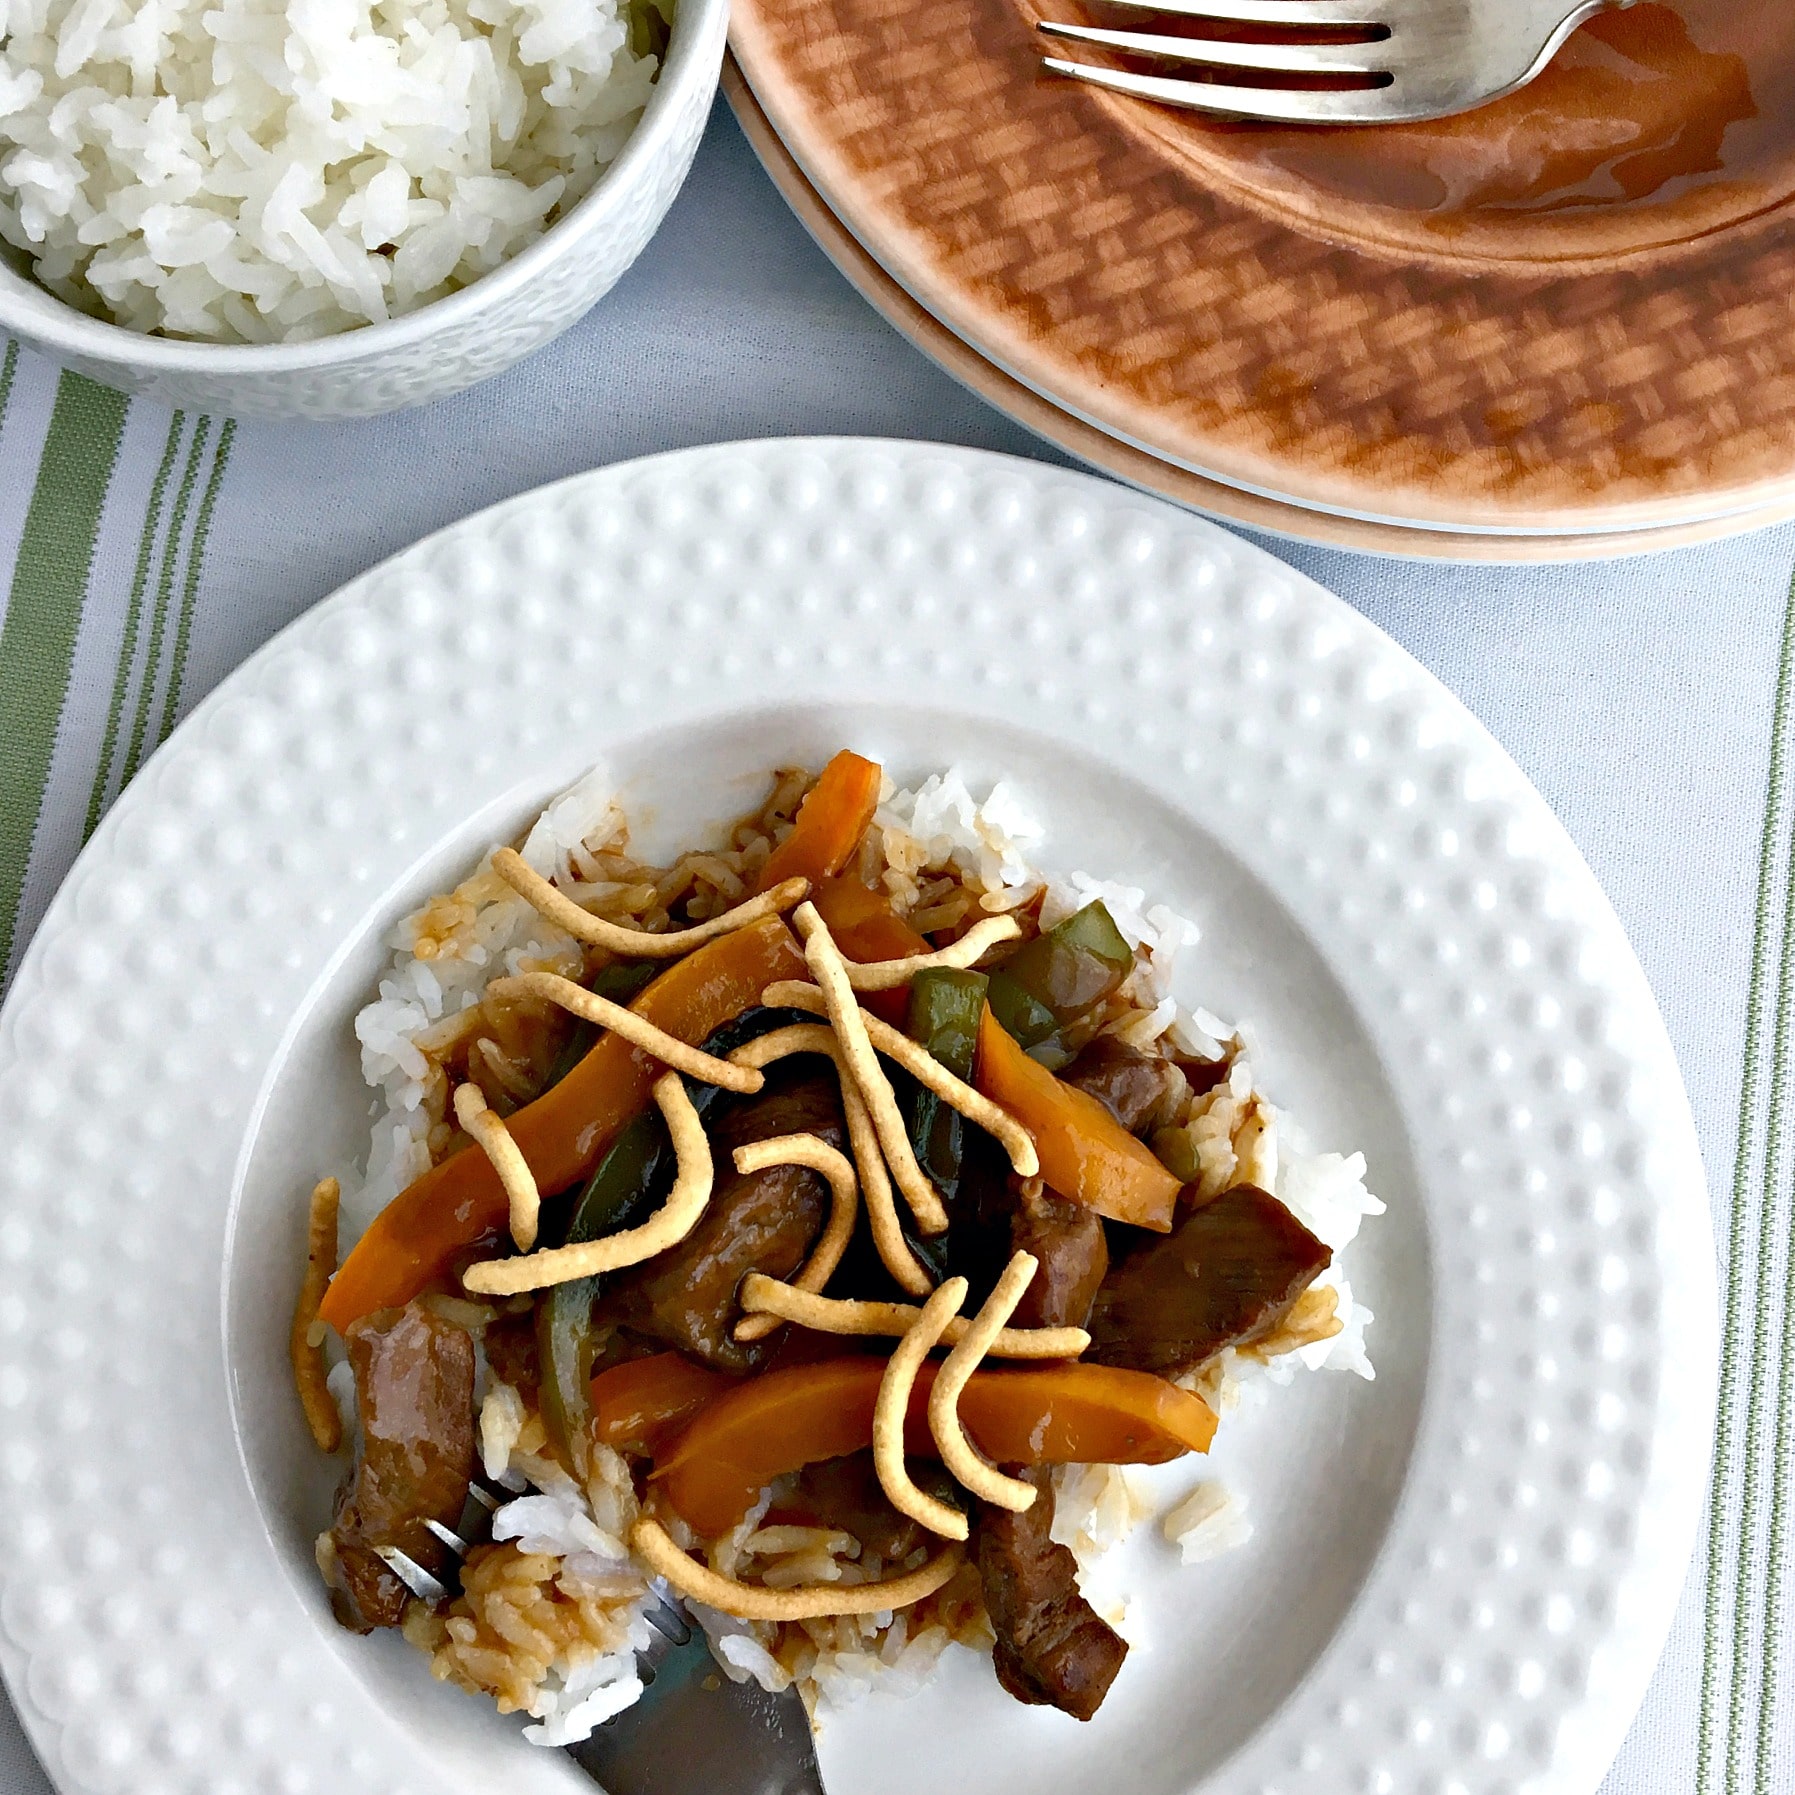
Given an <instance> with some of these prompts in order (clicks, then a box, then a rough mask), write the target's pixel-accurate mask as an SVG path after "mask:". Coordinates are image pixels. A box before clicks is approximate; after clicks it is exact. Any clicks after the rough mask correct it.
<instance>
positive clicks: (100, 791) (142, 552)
mask: <svg viewBox="0 0 1795 1795" xmlns="http://www.w3.org/2000/svg"><path fill="white" fill-rule="evenodd" d="M185 427H186V414H185V413H184V412H179V411H177V412H176V413H175V414H174V417H173V418H172V419H171V420H170V421H169V426H168V441H167V443H166V444H165V445H164V447H163V450H162V464H161V466H159V467H158V468H157V469H156V479H155V483H154V484H153V485H152V486H151V487H150V502H149V505H148V507H147V509H146V510H145V511H144V514H143V535H142V537H141V538H140V540H139V542H138V544H137V566H136V567H135V569H133V571H132V574H131V597H130V600H129V602H128V604H127V606H126V609H125V633H124V635H123V637H122V638H121V639H120V642H119V647H118V671H117V672H116V673H115V674H114V675H113V680H112V705H111V708H110V709H109V710H108V711H107V713H106V734H105V736H104V738H103V739H102V741H101V743H100V758H99V764H98V765H97V766H96V767H95V768H94V776H93V790H92V792H91V793H90V794H89V795H88V800H87V822H86V825H85V826H84V827H83V829H82V831H81V839H82V840H83V841H86V839H87V838H88V836H90V835H91V834H93V832H94V830H95V829H96V828H98V827H99V822H100V816H101V814H102V813H103V812H104V810H105V808H106V792H107V790H108V788H109V787H110V785H111V783H112V757H113V756H114V755H115V754H116V753H117V752H118V738H119V731H120V730H121V729H122V728H123V727H124V721H125V699H126V697H127V695H128V693H129V691H130V686H131V666H132V663H133V662H134V661H135V660H136V659H137V637H138V634H139V632H140V631H141V629H142V627H143V598H144V594H145V592H146V591H148V589H149V583H150V563H151V562H152V561H153V560H154V558H155V553H156V543H157V539H158V538H159V537H160V535H161V533H162V506H163V502H164V500H165V498H166V497H167V494H168V477H169V475H170V474H171V473H172V472H173V471H174V464H175V455H176V454H177V453H178V451H179V449H180V446H181V433H182V431H183V430H184V429H185ZM154 671H155V670H154V668H151V669H150V670H149V675H148V676H151V677H153V675H154Z"/></svg>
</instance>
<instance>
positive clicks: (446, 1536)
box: [424, 1515, 473, 1558]
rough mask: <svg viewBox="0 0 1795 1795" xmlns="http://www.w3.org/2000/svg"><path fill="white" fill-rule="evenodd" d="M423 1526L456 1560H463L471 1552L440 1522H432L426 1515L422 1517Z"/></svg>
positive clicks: (455, 1534)
mask: <svg viewBox="0 0 1795 1795" xmlns="http://www.w3.org/2000/svg"><path fill="white" fill-rule="evenodd" d="M424 1525H425V1526H426V1527H428V1528H429V1529H430V1531H431V1532H432V1533H434V1534H435V1535H436V1537H437V1538H438V1539H439V1540H441V1541H442V1543H443V1544H444V1545H445V1546H447V1547H448V1548H449V1550H450V1551H451V1552H453V1553H454V1554H455V1556H456V1557H457V1558H465V1557H466V1556H467V1555H468V1553H470V1552H471V1551H472V1550H473V1547H472V1546H470V1545H469V1544H468V1543H467V1541H466V1540H464V1539H463V1538H462V1537H461V1535H460V1534H459V1533H456V1532H455V1531H454V1530H453V1529H451V1528H448V1527H445V1526H444V1525H443V1524H442V1522H441V1521H433V1520H431V1519H430V1517H429V1516H428V1515H426V1516H425V1517H424Z"/></svg>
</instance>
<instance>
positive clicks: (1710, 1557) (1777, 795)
mask: <svg viewBox="0 0 1795 1795" xmlns="http://www.w3.org/2000/svg"><path fill="white" fill-rule="evenodd" d="M1792 688H1795V583H1792V584H1791V586H1790V590H1789V597H1788V600H1787V602H1786V604H1785V606H1784V610H1783V630H1782V647H1781V655H1780V662H1779V666H1778V671H1777V680H1776V699H1775V704H1774V707H1773V711H1772V719H1771V729H1770V767H1769V774H1768V777H1767V779H1766V783H1765V796H1764V827H1763V833H1762V835H1761V837H1760V840H1759V846H1758V892H1757V906H1756V913H1755V919H1754V924H1753V931H1752V947H1751V974H1750V981H1749V985H1748V989H1747V997H1746V1017H1745V1055H1744V1069H1743V1073H1742V1076H1741V1081H1740V1088H1739V1119H1738V1130H1737V1134H1736V1136H1735V1141H1734V1150H1733V1180H1732V1214H1731V1218H1730V1220H1729V1224H1728V1239H1727V1273H1726V1318H1725V1326H1724V1330H1723V1333H1722V1343H1721V1360H1720V1410H1719V1415H1718V1418H1717V1421H1716V1425H1715V1434H1714V1465H1713V1473H1712V1479H1711V1484H1710V1489H1709V1496H1708V1528H1709V1531H1708V1553H1707V1589H1706V1592H1705V1598H1704V1606H1703V1652H1702V1678H1701V1698H1700V1711H1699V1716H1698V1726H1699V1733H1698V1736H1697V1741H1696V1768H1695V1786H1696V1795H1712V1792H1713V1788H1714V1776H1715V1771H1716V1769H1717V1768H1718V1765H1717V1761H1716V1760H1717V1755H1718V1754H1717V1749H1716V1748H1717V1746H1718V1744H1719V1740H1718V1738H1717V1736H1716V1735H1717V1731H1718V1724H1719V1709H1720V1685H1721V1682H1722V1680H1723V1679H1724V1680H1725V1682H1726V1684H1727V1706H1728V1711H1729V1721H1730V1717H1731V1711H1732V1709H1733V1707H1734V1703H1735V1699H1736V1696H1737V1692H1738V1683H1737V1670H1738V1659H1739V1656H1740V1654H1739V1652H1738V1649H1737V1648H1738V1643H1739V1627H1740V1624H1741V1621H1742V1618H1743V1617H1742V1615H1741V1614H1740V1611H1739V1607H1738V1605H1737V1591H1736V1589H1735V1606H1734V1610H1733V1616H1732V1618H1733V1622H1734V1626H1733V1629H1732V1632H1731V1635H1730V1637H1729V1636H1728V1633H1727V1630H1726V1629H1725V1628H1724V1626H1723V1620H1724V1616H1723V1612H1722V1610H1723V1606H1724V1604H1723V1601H1722V1592H1723V1587H1724V1572H1725V1560H1726V1518H1727V1517H1726V1495H1727V1488H1728V1483H1729V1479H1730V1474H1731V1470H1732V1465H1733V1456H1734V1442H1735V1435H1736V1432H1737V1423H1738V1414H1737V1400H1738V1387H1739V1376H1740V1369H1741V1358H1742V1355H1743V1352H1744V1335H1745V1319H1746V1308H1745V1254H1746V1246H1747V1241H1748V1224H1749V1222H1750V1219H1751V1212H1750V1210H1749V1209H1748V1205H1747V1199H1748V1197H1749V1196H1750V1195H1751V1189H1752V1180H1751V1171H1752V1162H1753V1159H1754V1157H1755V1155H1754V1153H1753V1148H1754V1146H1755V1145H1756V1140H1757V1119H1758V1105H1759V1085H1760V1078H1761V1059H1762V1049H1763V1035H1764V1022H1765V1019H1766V1008H1767V1005H1766V998H1767V996H1768V979H1769V959H1770V939H1771V915H1772V911H1773V909H1774V907H1775V899H1776V891H1777V885H1778V882H1779V881H1778V874H1779V871H1780V870H1781V867H1782V860H1783V856H1782V854H1781V853H1780V851H1779V849H1780V844H1781V841H1782V835H1783V827H1784V817H1785V812H1786V800H1787V787H1788V756H1789V714H1790V700H1791V694H1792ZM1785 946H1786V941H1785ZM1784 972H1785V974H1786V967H1785V968H1784ZM1778 982H1779V985H1782V984H1784V983H1785V982H1786V978H1779V981H1778ZM1745 1446H1746V1451H1747V1454H1748V1455H1749V1452H1750V1447H1751V1440H1750V1437H1749V1435H1748V1436H1747V1438H1746V1442H1745ZM1749 1544H1750V1542H1749V1539H1748V1538H1746V1537H1745V1536H1743V1535H1742V1536H1741V1542H1740V1561H1741V1564H1742V1565H1743V1564H1744V1563H1745V1562H1746V1561H1747V1559H1748V1556H1749V1554H1748V1550H1747V1548H1748V1547H1749ZM1731 1732H1732V1728H1731V1726H1730V1724H1729V1727H1728V1735H1729V1744H1730V1737H1731ZM1730 1783H1731V1779H1730V1775H1729V1787H1730Z"/></svg>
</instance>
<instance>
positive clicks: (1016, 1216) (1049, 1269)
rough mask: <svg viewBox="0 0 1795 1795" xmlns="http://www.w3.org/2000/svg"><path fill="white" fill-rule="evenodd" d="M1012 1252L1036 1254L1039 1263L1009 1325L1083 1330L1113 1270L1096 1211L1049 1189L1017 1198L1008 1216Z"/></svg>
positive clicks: (1100, 1219)
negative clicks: (1100, 1289) (1099, 1293)
mask: <svg viewBox="0 0 1795 1795" xmlns="http://www.w3.org/2000/svg"><path fill="white" fill-rule="evenodd" d="M1010 1251H1011V1252H1012V1253H1033V1254H1034V1256H1035V1258H1036V1259H1037V1260H1038V1261H1039V1262H1040V1264H1039V1269H1038V1270H1037V1271H1036V1272H1035V1275H1034V1278H1033V1279H1032V1280H1031V1281H1030V1283H1029V1286H1028V1288H1027V1289H1026V1290H1025V1291H1023V1293H1022V1301H1021V1302H1019V1303H1018V1304H1017V1305H1016V1313H1015V1314H1014V1315H1013V1316H1012V1317H1011V1318H1010V1325H1011V1326H1012V1327H1019V1328H1081V1327H1083V1326H1084V1325H1085V1322H1086V1320H1087V1318H1088V1317H1089V1315H1090V1313H1091V1304H1092V1302H1093V1301H1094V1300H1095V1299H1096V1296H1097V1291H1098V1288H1099V1287H1100V1286H1101V1285H1102V1283H1103V1278H1104V1274H1105V1273H1106V1272H1107V1271H1108V1270H1109V1243H1108V1241H1107V1240H1106V1239H1105V1237H1104V1232H1103V1218H1102V1217H1101V1216H1100V1215H1098V1213H1097V1212H1096V1210H1094V1209H1087V1208H1086V1207H1085V1206H1084V1205H1083V1204H1082V1203H1071V1202H1068V1201H1067V1200H1066V1199H1065V1198H1064V1197H1059V1196H1055V1195H1054V1193H1053V1192H1052V1191H1050V1190H1048V1191H1043V1192H1042V1193H1041V1194H1040V1195H1039V1196H1038V1197H1025V1196H1020V1195H1018V1196H1017V1198H1016V1208H1015V1211H1014V1213H1013V1214H1012V1215H1011V1217H1010Z"/></svg>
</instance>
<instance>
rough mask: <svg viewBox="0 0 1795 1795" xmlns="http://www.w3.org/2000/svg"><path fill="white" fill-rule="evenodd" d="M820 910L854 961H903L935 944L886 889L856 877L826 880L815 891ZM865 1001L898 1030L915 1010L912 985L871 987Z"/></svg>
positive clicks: (837, 941) (838, 943) (837, 942)
mask: <svg viewBox="0 0 1795 1795" xmlns="http://www.w3.org/2000/svg"><path fill="white" fill-rule="evenodd" d="M810 901H811V902H812V903H813V904H815V905H816V908H817V914H818V915H819V916H820V917H822V919H823V921H824V922H826V923H827V924H828V925H829V933H830V934H831V935H833V936H834V937H835V945H836V946H837V947H839V948H840V949H841V951H842V953H843V954H844V955H845V956H846V957H847V958H848V959H850V960H857V961H861V962H865V961H867V960H903V959H907V958H908V957H909V956H910V955H911V954H926V953H928V952H929V950H930V947H931V945H932V944H931V943H930V941H929V939H928V937H927V936H926V935H920V934H918V933H917V931H916V930H915V929H913V928H911V926H910V925H909V924H908V923H907V922H905V921H904V919H903V918H902V917H901V916H899V915H898V913H897V912H896V911H895V910H894V909H893V908H892V907H891V899H890V898H888V897H887V896H886V895H885V893H884V892H882V891H875V890H874V889H873V888H872V887H871V886H869V885H862V884H861V883H860V881H859V880H858V879H856V878H853V877H852V876H848V875H844V876H843V877H842V878H839V879H825V880H823V882H822V883H821V884H820V885H818V886H817V887H816V889H815V890H814V891H812V892H811V894H810ZM860 1001H861V1002H862V1003H863V1004H865V1006H866V1007H867V1008H868V1009H869V1010H871V1011H872V1013H873V1014H874V1015H875V1016H877V1017H879V1018H880V1019H881V1020H882V1021H885V1022H889V1023H890V1024H891V1026H892V1027H893V1028H902V1027H903V1026H904V1018H905V1016H906V1015H907V1014H908V1013H909V1009H910V991H909V987H908V986H899V987H898V988H897V989H896V990H894V991H867V992H863V993H862V994H861V998H860Z"/></svg>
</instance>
